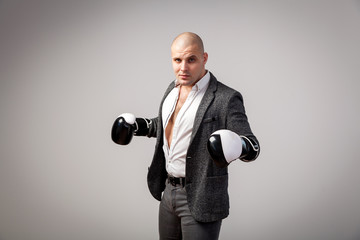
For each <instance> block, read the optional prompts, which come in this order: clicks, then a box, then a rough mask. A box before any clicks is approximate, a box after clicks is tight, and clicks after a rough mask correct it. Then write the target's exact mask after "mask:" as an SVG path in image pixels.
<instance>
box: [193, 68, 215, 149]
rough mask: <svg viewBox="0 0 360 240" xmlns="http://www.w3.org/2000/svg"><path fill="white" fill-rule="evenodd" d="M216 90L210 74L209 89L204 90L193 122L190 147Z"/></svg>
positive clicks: (213, 78) (213, 79) (212, 76)
mask: <svg viewBox="0 0 360 240" xmlns="http://www.w3.org/2000/svg"><path fill="white" fill-rule="evenodd" d="M216 90H217V80H216V78H215V76H214V75H212V73H210V83H209V87H208V89H207V90H206V92H205V94H204V97H203V99H202V100H201V102H200V105H199V108H198V110H197V112H196V116H195V120H194V126H193V130H192V133H191V139H190V145H191V143H192V141H193V139H194V137H195V135H196V133H197V131H198V129H199V127H200V125H201V123H202V119H203V117H204V115H205V112H206V110H207V109H208V108H209V106H210V104H211V102H212V101H213V99H214V96H215V95H214V92H215V91H216Z"/></svg>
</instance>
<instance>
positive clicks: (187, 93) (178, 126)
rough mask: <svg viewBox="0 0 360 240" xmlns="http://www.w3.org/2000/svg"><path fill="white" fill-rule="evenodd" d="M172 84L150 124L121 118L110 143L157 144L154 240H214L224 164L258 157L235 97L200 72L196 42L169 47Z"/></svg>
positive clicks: (224, 212) (223, 196)
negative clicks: (142, 140) (149, 140)
mask: <svg viewBox="0 0 360 240" xmlns="http://www.w3.org/2000/svg"><path fill="white" fill-rule="evenodd" d="M171 57H172V66H173V69H174V73H175V76H176V80H175V81H174V82H172V83H171V84H170V86H169V87H168V89H167V90H166V92H165V95H164V97H163V99H162V101H161V104H160V109H159V115H158V117H156V118H153V119H146V118H135V116H134V115H132V114H129V113H125V114H122V115H120V116H119V117H118V118H117V119H116V121H115V123H114V125H113V129H112V139H113V141H114V142H116V143H118V144H122V145H126V144H128V143H129V142H130V141H131V139H132V136H133V135H136V136H148V137H156V138H157V141H156V147H155V153H154V157H153V161H152V163H151V166H150V167H149V172H148V186H149V190H150V192H151V194H152V195H153V196H154V197H155V198H156V199H157V200H159V201H161V202H160V207H159V235H160V239H197V240H198V239H206V240H209V239H218V237H219V233H220V227H221V222H222V219H224V218H226V217H227V216H228V214H229V195H228V165H229V164H230V162H231V161H233V160H235V159H239V158H240V159H241V160H243V161H252V160H255V159H256V158H257V156H258V155H259V152H260V149H259V143H258V141H257V139H256V137H255V136H254V135H253V133H252V131H251V129H250V125H249V123H248V120H247V116H246V114H245V109H244V105H243V99H242V96H241V94H240V93H239V92H237V91H235V90H233V89H231V88H229V87H227V86H225V85H224V84H222V83H220V82H218V81H217V79H216V78H215V76H214V75H212V73H210V72H209V71H207V70H206V68H205V64H206V62H207V60H208V54H207V53H206V52H205V51H204V46H203V42H202V40H201V38H200V37H199V36H198V35H196V34H194V33H189V32H186V33H182V34H180V35H179V36H177V37H176V38H175V40H174V41H173V43H172V45H171Z"/></svg>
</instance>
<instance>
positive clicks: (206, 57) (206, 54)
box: [203, 52, 209, 65]
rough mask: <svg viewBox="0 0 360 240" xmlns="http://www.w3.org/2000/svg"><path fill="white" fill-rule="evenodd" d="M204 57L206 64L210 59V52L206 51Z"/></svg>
mask: <svg viewBox="0 0 360 240" xmlns="http://www.w3.org/2000/svg"><path fill="white" fill-rule="evenodd" d="M203 57H204V65H205V64H206V63H207V60H208V57H209V55H208V53H207V52H204V55H203Z"/></svg>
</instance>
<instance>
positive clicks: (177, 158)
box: [162, 71, 210, 177]
mask: <svg viewBox="0 0 360 240" xmlns="http://www.w3.org/2000/svg"><path fill="white" fill-rule="evenodd" d="M209 81H210V73H209V71H207V73H206V74H205V76H204V77H203V78H201V79H200V80H199V81H198V82H197V83H196V84H195V85H194V86H193V87H192V89H191V91H190V93H189V95H188V96H187V98H186V101H185V103H184V105H183V106H182V107H181V109H180V111H179V113H178V115H177V117H176V119H175V123H174V126H173V135H172V140H171V146H169V144H168V142H167V139H166V136H165V131H163V132H164V134H163V138H164V145H163V151H164V154H165V160H166V171H167V172H168V174H169V175H171V176H174V177H185V169H186V167H185V166H186V153H187V150H188V147H189V144H190V139H191V133H192V129H193V125H194V120H195V115H196V112H197V109H198V107H199V105H200V102H201V100H202V98H203V96H204V94H205V92H206V89H207V88H208V86H209ZM175 86H176V87H175V88H174V89H173V90H171V92H170V93H169V95H168V96H167V97H166V99H165V101H164V103H163V107H162V122H163V129H166V126H167V125H168V122H169V120H170V118H171V116H172V114H173V113H174V111H175V108H176V103H177V101H178V98H179V93H180V86H179V85H178V84H177V82H176V80H175Z"/></svg>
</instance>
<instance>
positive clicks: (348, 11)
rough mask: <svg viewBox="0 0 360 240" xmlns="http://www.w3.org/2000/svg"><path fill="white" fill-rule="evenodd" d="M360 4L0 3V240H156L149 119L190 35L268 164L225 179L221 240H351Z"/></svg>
mask: <svg viewBox="0 0 360 240" xmlns="http://www.w3.org/2000/svg"><path fill="white" fill-rule="evenodd" d="M359 29H360V2H359V1H351V0H349V1H325V0H324V1H235V0H234V1H230V0H226V1H224V0H222V1H187V0H185V1H145V0H143V1H101V2H100V1H98V2H95V1H63V2H61V1H25V0H24V1H0V78H1V85H0V110H1V116H0V154H1V155H0V157H1V159H0V160H1V161H0V239H1V240H60V239H66V240H78V239H87V240H92V239H93V240H98V239H106V240H113V239H157V238H158V236H157V211H158V202H157V201H156V200H154V199H153V198H152V197H151V195H150V193H149V192H148V189H147V184H146V174H147V168H148V166H149V164H150V162H151V157H152V154H153V149H154V144H155V139H148V138H134V139H133V141H132V143H131V144H130V145H128V146H119V145H115V144H114V143H113V142H112V141H111V138H110V130H111V126H112V123H113V121H114V119H115V118H116V117H117V116H118V115H119V114H120V113H123V112H132V113H134V114H135V115H137V116H145V117H154V116H155V115H156V114H157V112H158V104H159V101H160V99H161V98H162V95H163V92H164V90H165V89H166V87H167V85H168V83H169V82H170V81H172V80H173V79H174V76H173V72H172V68H171V62H170V44H171V41H172V39H173V38H174V37H175V36H176V35H177V34H179V33H181V32H184V31H193V32H196V33H198V34H199V35H200V36H201V37H202V38H203V40H204V42H205V48H206V50H207V52H208V53H209V61H208V64H207V68H208V69H209V70H211V71H212V72H213V73H214V74H215V75H216V76H217V78H218V79H219V80H220V81H222V82H224V83H225V84H228V85H230V86H231V87H233V88H235V89H237V90H239V91H240V92H241V93H242V94H243V96H244V99H245V107H246V110H247V114H248V117H249V120H250V123H251V126H252V129H253V131H254V133H255V134H256V135H257V137H258V138H259V140H260V143H261V146H262V153H261V155H260V157H259V158H258V160H257V161H255V162H253V163H244V162H241V161H237V162H234V163H232V164H231V165H230V169H229V171H230V189H229V191H230V201H231V209H230V216H229V217H228V218H227V219H226V220H225V221H224V222H223V228H222V232H221V239H245V240H262V239H267V240H273V239H274V240H275V239H276V240H288V239H292V240H309V239H316V240H329V239H333V240H339V239H342V240H350V239H351V240H355V239H360V206H359V202H360V187H359V180H360V175H359V168H360V163H359V156H358V152H357V150H358V149H357V148H358V143H359V133H360V129H359V125H358V124H359V122H360V114H359V101H360V96H359V93H358V92H359V80H360V78H359V77H360V71H359V68H360V47H359V43H360V31H359Z"/></svg>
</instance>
